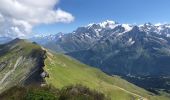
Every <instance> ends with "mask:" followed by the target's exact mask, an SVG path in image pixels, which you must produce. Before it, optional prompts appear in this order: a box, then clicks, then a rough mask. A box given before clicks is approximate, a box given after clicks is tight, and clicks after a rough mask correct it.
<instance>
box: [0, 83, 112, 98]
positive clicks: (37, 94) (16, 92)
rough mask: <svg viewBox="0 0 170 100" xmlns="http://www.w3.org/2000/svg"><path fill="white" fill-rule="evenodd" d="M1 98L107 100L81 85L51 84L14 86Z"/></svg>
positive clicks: (100, 94)
mask: <svg viewBox="0 0 170 100" xmlns="http://www.w3.org/2000/svg"><path fill="white" fill-rule="evenodd" d="M0 98H1V100H109V99H108V98H106V97H105V96H104V94H102V93H99V92H97V91H94V90H90V89H89V88H87V87H85V86H82V85H74V86H73V85H72V86H67V87H63V88H62V89H60V90H59V89H55V88H54V87H51V86H46V87H38V86H29V87H19V86H15V87H12V88H10V89H9V90H7V91H5V92H4V93H2V94H1V95H0Z"/></svg>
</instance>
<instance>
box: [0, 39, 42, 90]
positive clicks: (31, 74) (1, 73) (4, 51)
mask: <svg viewBox="0 0 170 100" xmlns="http://www.w3.org/2000/svg"><path fill="white" fill-rule="evenodd" d="M44 54H45V52H44V51H43V50H42V49H41V47H40V46H38V45H36V44H33V43H30V42H28V41H26V40H20V39H15V40H13V41H11V42H9V43H7V44H5V45H1V46H0V92H2V91H4V90H6V89H8V88H10V87H12V86H14V85H17V84H20V85H25V84H29V83H33V82H34V81H35V82H36V81H41V77H39V71H41V69H42V68H41V67H40V66H42V65H41V64H42V63H43V59H44V58H43V55H44ZM36 83H37V82H36Z"/></svg>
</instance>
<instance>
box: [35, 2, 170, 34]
mask: <svg viewBox="0 0 170 100" xmlns="http://www.w3.org/2000/svg"><path fill="white" fill-rule="evenodd" d="M56 8H61V9H63V10H64V11H67V12H69V13H71V14H72V15H73V16H74V17H75V20H74V21H73V22H71V23H69V24H64V23H56V24H50V25H49V24H48V25H44V24H43V25H39V26H36V27H35V28H34V29H33V32H35V33H43V34H44V33H50V34H51V33H52V34H55V33H58V32H72V31H73V30H75V29H76V28H77V27H79V26H84V25H87V24H89V23H93V22H102V21H105V20H107V19H108V20H115V21H117V22H119V23H129V24H143V23H145V22H151V23H170V0H60V3H59V4H58V5H56Z"/></svg>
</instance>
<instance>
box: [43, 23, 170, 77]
mask: <svg viewBox="0 0 170 100" xmlns="http://www.w3.org/2000/svg"><path fill="white" fill-rule="evenodd" d="M60 34H61V33H60ZM44 46H45V47H47V48H50V49H52V50H54V51H57V52H62V53H66V54H67V55H70V56H72V57H74V58H76V59H78V60H80V61H82V62H84V63H86V64H89V65H92V66H96V67H98V68H100V69H102V70H103V71H105V72H106V73H109V74H118V75H123V76H127V75H129V76H169V75H170V73H169V71H170V67H169V65H170V62H169V60H170V25H169V24H164V25H153V24H151V23H146V24H144V25H139V26H136V25H129V24H119V23H117V22H114V21H105V22H102V23H97V24H95V23H94V24H89V25H87V26H85V27H79V28H78V29H77V30H75V31H73V32H72V33H69V34H64V35H60V36H56V38H55V39H54V40H53V41H50V42H48V43H46V44H45V45H44Z"/></svg>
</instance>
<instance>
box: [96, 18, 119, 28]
mask: <svg viewBox="0 0 170 100" xmlns="http://www.w3.org/2000/svg"><path fill="white" fill-rule="evenodd" d="M117 24H118V23H117V22H115V21H111V20H106V21H104V22H101V23H99V25H100V26H101V27H102V28H111V29H113V28H115V26H116V25H117Z"/></svg>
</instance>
